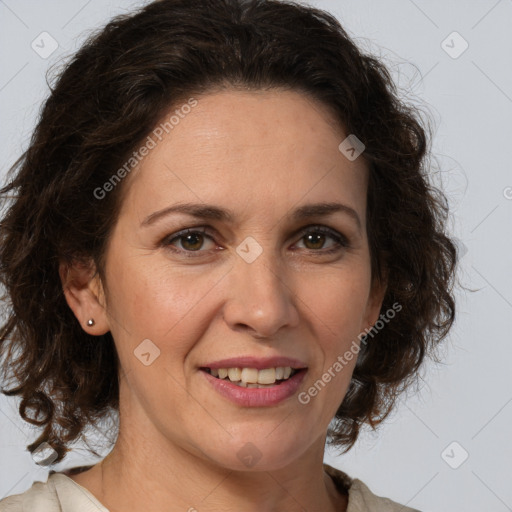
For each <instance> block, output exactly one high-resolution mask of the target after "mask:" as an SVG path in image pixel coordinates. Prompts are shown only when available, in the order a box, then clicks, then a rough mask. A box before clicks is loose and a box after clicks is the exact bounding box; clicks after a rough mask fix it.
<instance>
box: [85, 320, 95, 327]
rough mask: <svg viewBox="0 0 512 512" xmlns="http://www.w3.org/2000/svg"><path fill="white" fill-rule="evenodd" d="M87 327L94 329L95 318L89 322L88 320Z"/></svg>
mask: <svg viewBox="0 0 512 512" xmlns="http://www.w3.org/2000/svg"><path fill="white" fill-rule="evenodd" d="M87 325H88V326H89V327H92V326H93V325H94V318H90V319H89V320H87Z"/></svg>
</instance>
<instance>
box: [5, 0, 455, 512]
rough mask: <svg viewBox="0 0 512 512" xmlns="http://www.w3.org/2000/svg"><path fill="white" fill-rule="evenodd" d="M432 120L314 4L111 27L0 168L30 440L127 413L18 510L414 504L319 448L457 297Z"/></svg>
mask: <svg viewBox="0 0 512 512" xmlns="http://www.w3.org/2000/svg"><path fill="white" fill-rule="evenodd" d="M427 146H428V141H427V136H426V132H425V129H424V127H423V126H422V123H421V120H420V118H419V116H418V115H417V113H416V112H415V111H414V110H413V109H411V108H410V107H408V106H407V105H405V104H403V103H402V102H401V101H400V100H399V99H398V97H397V95H396V90H395V88H394V85H393V83H392V81H391V79H390V76H389V74H388V72H387V70H386V68H385V67H384V66H383V65H382V64H381V63H380V62H379V61H378V60H376V59H375V58H373V57H371V56H367V55H364V54H362V53H361V52H360V51H359V50H358V49H357V48H356V46H355V45H354V43H353V42H352V41H351V40H350V39H349V38H348V36H347V34H346V33H345V32H344V30H343V29H342V28H341V27H340V25H339V23H338V22H337V21H336V20H335V19H334V18H333V17H332V16H330V15H329V14H327V13H324V12H322V11H319V10H316V9H313V8H309V7H305V6H300V5H298V4H294V3H292V2H278V1H272V0H260V1H242V0H215V1H209V0H195V1H193V2H190V1H185V0H161V1H157V2H153V3H151V4H149V5H148V6H146V7H145V8H144V9H142V10H141V11H140V12H138V13H136V14H133V15H127V16H123V17H119V18H116V19H114V20H113V21H112V22H111V23H109V24H108V25H107V26H106V27H105V28H104V29H103V30H102V31H101V32H100V33H98V34H97V35H95V36H94V37H92V38H91V39H90V40H89V41H88V42H87V43H86V44H85V45H84V46H83V47H82V49H81V50H80V51H79V52H78V53H77V54H76V56H75V57H74V58H73V60H72V61H71V62H70V64H69V65H68V66H67V67H66V69H65V70H64V71H63V73H62V74H61V76H60V78H59V80H58V82H57V83H56V85H55V86H54V88H53V90H52V93H51V96H50V97H49V99H48V100H47V102H46V104H45V106H44V109H43V111H42V114H41V118H40V121H39V123H38V126H37V128H36V130H35V133H34V136H33V139H32V143H31V145H30V148H29V149H28V151H27V152H26V153H25V154H24V155H23V157H22V158H21V159H20V160H19V161H18V162H17V163H16V164H15V166H14V168H13V169H12V178H11V180H10V182H9V183H8V184H7V185H6V186H5V187H4V188H3V189H2V193H3V194H9V195H14V196H15V199H14V200H13V201H12V203H11V204H10V205H9V209H8V211H7V213H6V215H5V218H4V219H3V223H2V226H1V237H2V246H1V249H0V261H1V276H2V283H3V285H4V287H5V288H6V291H7V294H8V298H9V300H10V316H9V318H8V320H7V321H6V323H5V325H4V327H3V330H2V335H1V338H0V339H1V342H2V347H3V349H4V350H8V358H7V362H6V368H4V372H5V373H6V374H7V373H8V370H11V371H12V374H13V375H12V376H11V377H12V378H13V379H14V376H16V379H15V380H14V384H13V387H11V388H10V389H5V390H4V393H5V394H6V395H9V396H20V397H21V404H20V414H21V416H22V417H23V418H24V419H25V420H26V421H29V422H30V423H32V424H34V425H38V426H41V427H43V431H42V433H41V435H40V436H39V438H38V439H37V440H36V441H35V442H34V443H32V444H31V445H30V446H28V449H29V450H30V451H32V452H33V453H35V454H39V453H40V452H41V451H44V448H46V449H49V450H50V455H49V456H48V457H47V460H46V461H45V463H46V464H48V463H53V462H60V461H61V460H63V458H64V457H65V455H66V452H67V451H68V450H69V449H70V444H71V443H72V442H73V441H76V440H78V439H80V438H81V436H82V435H83V433H84V430H85V428H86V427H87V426H89V425H94V424H96V423H97V422H98V421H99V420H101V419H104V418H106V417H108V415H109V414H111V413H114V414H115V413H117V412H118V413H119V425H118V427H119V429H118V437H117V440H116V441H115V445H114V447H113V449H112V451H111V452H110V453H109V454H108V456H107V457H105V458H104V459H103V460H102V461H101V462H100V463H99V464H96V465H94V466H88V467H82V468H74V469H72V470H68V471H66V472H61V473H56V472H54V471H53V472H50V475H49V478H48V481H47V482H38V483H34V484H33V486H32V488H31V489H29V490H28V491H26V492H25V493H23V494H19V495H15V496H11V497H8V498H6V499H4V500H2V501H1V502H0V510H2V511H4V510H12V511H17V510H29V509H36V505H37V507H38V508H37V510H42V511H45V512H46V511H48V512H49V511H54V510H63V511H71V510H72V511H74V512H80V511H85V510H108V511H110V512H117V511H121V510H122V511H123V512H132V511H140V510H151V511H152V512H160V511H164V510H165V511H178V510H179V511H181V510H188V511H193V510H198V511H201V512H202V511H213V510H226V509H228V510H244V511H257V510H258V511H261V510H266V511H274V510H287V511H295V510H297V511H298V510H308V511H313V510H318V511H320V510H321V511H324V512H325V511H329V512H330V511H332V512H334V511H338V512H339V511H348V512H356V511H376V510H379V511H382V510H390V511H394V510H402V511H405V510H412V509H410V508H407V507H401V506H400V505H398V504H396V503H394V502H391V501H390V500H387V499H385V498H381V497H378V496H376V495H375V494H373V493H372V492H371V491H370V489H369V488H368V487H367V486H366V485H365V484H364V483H363V482H361V481H359V480H357V479H352V478H350V477H349V476H348V475H346V474H345V473H343V472H341V471H339V470H336V469H334V468H332V467H330V466H328V465H325V464H323V455H324V448H325V443H326V441H327V442H329V443H331V444H333V445H334V446H337V447H339V448H340V449H342V450H345V451H346V450H348V449H350V447H351V446H352V445H353V444H354V442H355V441H356V439H357V437H358V433H359V431H360V429H361V427H362V426H363V425H365V424H368V425H370V426H372V427H376V426H377V425H378V424H379V423H380V422H381V421H382V420H383V419H384V418H385V417H386V416H387V415H388V414H389V412H390V411H391V409H392V406H393V403H394V401H395V399H396V397H397V396H398V394H399V393H400V392H401V391H402V390H403V389H404V388H405V387H406V386H407V385H408V384H409V383H410V382H412V380H413V379H414V377H415V376H416V374H417V371H418V369H419V367H420V365H421V363H422V362H423V360H424V358H425V356H426V355H427V354H428V353H430V352H431V351H432V350H433V349H434V348H435V346H436V345H437V343H438V342H439V341H440V340H441V339H442V338H443V337H444V336H445V335H446V334H447V332H448V330H449V328H450V326H451V324H452V322H453V319H454V311H455V309H454V302H453V297H452V290H451V288H452V283H453V276H454V268H455V260H456V251H455V246H454V244H453V243H452V241H451V239H450V238H449V237H448V236H447V235H446V233H445V228H444V223H445V219H446V213H447V212H446V206H445V202H444V197H443V195H442V194H441V193H440V192H439V191H437V190H436V189H434V188H432V187H431V186H430V185H429V182H428V176H427V169H426V167H427V166H426V163H427V157H428V152H427ZM17 347H19V348H18V351H17V353H16V354H15V350H16V348H17ZM333 419H334V420H335V421H334V422H333V424H332V425H331V426H330V423H331V420H333Z"/></svg>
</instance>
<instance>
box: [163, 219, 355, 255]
mask: <svg viewBox="0 0 512 512" xmlns="http://www.w3.org/2000/svg"><path fill="white" fill-rule="evenodd" d="M310 233H322V234H324V235H328V236H330V237H331V238H332V239H333V240H334V241H335V242H336V244H337V245H335V246H334V247H332V248H331V249H327V250H326V249H318V250H315V249H306V250H308V251H310V252H313V253H319V254H320V255H328V254H333V253H335V252H338V251H340V250H341V249H343V248H348V247H349V246H350V244H349V242H348V240H347V238H346V237H345V236H344V235H342V234H341V233H339V232H338V231H336V230H334V229H331V228H328V227H326V226H318V225H312V226H306V227H305V228H304V229H303V230H302V231H301V232H300V233H299V235H300V237H299V241H300V240H302V239H303V238H304V237H305V236H306V235H308V234H310ZM190 234H201V235H205V236H206V237H207V238H210V240H212V241H215V240H214V239H213V235H212V234H209V233H208V228H207V227H204V226H200V227H197V228H188V229H184V230H182V231H178V233H175V234H173V235H170V236H167V237H166V238H164V240H162V243H161V245H162V246H164V247H166V248H168V249H170V248H171V247H173V246H172V242H174V241H176V240H179V239H181V238H184V237H185V236H186V235H190ZM170 250H171V251H173V252H177V253H180V254H183V255H184V256H186V257H189V258H195V257H198V256H201V253H203V252H205V251H201V250H197V251H187V250H184V249H177V248H173V249H170Z"/></svg>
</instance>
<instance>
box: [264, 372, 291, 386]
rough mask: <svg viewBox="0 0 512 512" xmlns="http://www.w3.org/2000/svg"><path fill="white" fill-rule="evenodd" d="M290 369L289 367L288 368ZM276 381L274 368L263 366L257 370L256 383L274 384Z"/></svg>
mask: <svg viewBox="0 0 512 512" xmlns="http://www.w3.org/2000/svg"><path fill="white" fill-rule="evenodd" d="M290 371H291V369H290ZM275 381H276V370H275V368H265V369H264V370H260V371H259V372H258V384H274V382H275Z"/></svg>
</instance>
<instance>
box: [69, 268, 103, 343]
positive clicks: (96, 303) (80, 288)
mask: <svg viewBox="0 0 512 512" xmlns="http://www.w3.org/2000/svg"><path fill="white" fill-rule="evenodd" d="M59 275H60V279H61V282H62V289H63V291H64V296H65V297H66V302H67V303H68V305H69V307H70V308H71V310H72V311H73V313H74V314H75V316H76V318H77V320H78V321H79V323H80V325H81V326H82V329H83V330H84V331H85V332H87V334H91V335H93V336H100V335H102V334H105V333H107V332H108V331H109V330H110V326H109V322H108V318H107V311H106V303H105V294H104V289H103V283H102V282H101V279H100V276H99V274H98V272H97V271H96V266H95V265H94V263H93V262H90V263H84V262H78V261H74V262H73V263H71V264H70V263H63V262H61V263H60V265H59ZM91 318H92V319H93V320H94V325H92V326H90V325H87V321H88V320H89V319H91Z"/></svg>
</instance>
